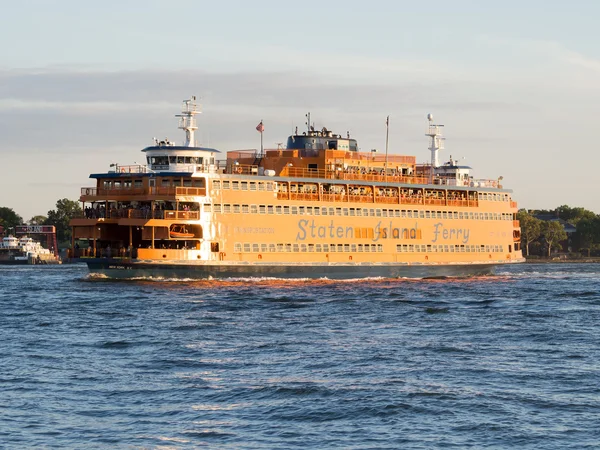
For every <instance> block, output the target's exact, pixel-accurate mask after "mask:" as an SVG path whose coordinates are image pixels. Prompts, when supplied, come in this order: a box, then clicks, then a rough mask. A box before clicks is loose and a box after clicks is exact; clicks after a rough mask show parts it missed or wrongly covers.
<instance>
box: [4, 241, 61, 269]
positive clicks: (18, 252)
mask: <svg viewBox="0 0 600 450" xmlns="http://www.w3.org/2000/svg"><path fill="white" fill-rule="evenodd" d="M57 262H58V260H57V259H56V258H55V256H54V255H53V254H52V253H51V252H50V250H48V249H46V248H43V247H42V245H41V244H40V243H39V242H37V241H34V240H33V239H32V238H30V237H27V236H23V237H21V238H20V239H17V238H16V237H14V236H12V235H9V236H6V237H4V238H2V242H0V264H55V263H57Z"/></svg>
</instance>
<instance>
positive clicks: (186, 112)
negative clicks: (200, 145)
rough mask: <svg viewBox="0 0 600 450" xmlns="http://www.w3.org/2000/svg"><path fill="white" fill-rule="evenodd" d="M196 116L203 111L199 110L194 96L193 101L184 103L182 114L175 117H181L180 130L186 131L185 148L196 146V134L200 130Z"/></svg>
mask: <svg viewBox="0 0 600 450" xmlns="http://www.w3.org/2000/svg"><path fill="white" fill-rule="evenodd" d="M196 114H201V111H198V110H197V105H196V96H195V95H192V98H191V99H189V100H184V101H183V107H182V110H181V114H176V115H175V117H179V127H178V128H179V129H180V130H184V131H185V144H184V146H185V147H195V146H196V142H195V140H194V132H195V131H196V130H197V129H198V127H197V126H196V119H195V118H194V116H195V115H196Z"/></svg>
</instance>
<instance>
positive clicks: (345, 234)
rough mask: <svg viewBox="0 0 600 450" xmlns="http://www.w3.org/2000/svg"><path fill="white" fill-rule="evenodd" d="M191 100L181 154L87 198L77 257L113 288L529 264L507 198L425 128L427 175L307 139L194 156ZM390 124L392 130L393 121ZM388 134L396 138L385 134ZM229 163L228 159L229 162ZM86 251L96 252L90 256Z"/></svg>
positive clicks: (328, 135)
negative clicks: (153, 280) (158, 281)
mask: <svg viewBox="0 0 600 450" xmlns="http://www.w3.org/2000/svg"><path fill="white" fill-rule="evenodd" d="M199 113H200V111H199V110H198V107H197V104H196V99H195V97H192V98H191V99H189V100H185V101H184V102H183V108H182V112H181V114H178V115H177V116H176V117H178V118H179V126H178V128H179V129H181V130H183V131H184V132H185V135H186V139H185V143H184V144H183V145H175V144H174V143H173V142H171V141H169V140H168V139H164V140H157V139H154V144H153V145H151V146H149V147H146V148H144V149H143V150H142V152H143V153H144V154H145V158H146V164H143V165H119V164H111V168H110V169H109V170H108V171H104V172H99V173H93V174H91V175H90V178H91V179H93V180H95V183H94V185H92V186H89V187H83V188H81V196H80V201H81V203H82V207H83V211H84V212H85V215H84V217H81V218H75V219H72V220H71V226H72V230H73V233H72V235H73V242H72V244H73V245H72V248H76V243H77V244H79V243H82V242H83V245H82V248H81V249H77V250H76V251H75V254H74V255H73V256H75V257H79V258H82V260H85V261H86V262H87V265H88V267H89V270H90V272H92V273H98V274H104V275H106V276H109V277H116V278H132V277H167V278H172V277H175V278H211V277H212V278H223V277H277V278H279V277H281V278H330V279H343V278H346V279H347V278H350V279H351V278H362V277H394V278H395V277H409V278H413V277H414V278H423V277H446V276H474V275H485V274H491V273H493V270H494V267H496V266H499V265H503V264H514V263H520V262H523V261H524V258H523V256H522V253H521V242H520V239H521V236H520V235H521V233H520V228H519V222H518V221H517V220H516V213H517V203H516V202H515V201H514V200H513V197H512V191H511V190H509V189H506V188H504V187H503V186H502V185H501V181H502V177H499V178H497V179H491V180H490V179H476V178H474V177H473V176H472V175H471V168H470V167H468V166H465V165H460V164H459V163H458V162H457V161H456V160H454V159H452V158H451V157H450V158H449V160H448V161H447V162H445V163H443V164H440V163H439V161H438V157H439V151H440V150H442V149H443V148H444V137H443V136H442V128H443V125H437V124H434V122H433V117H432V116H431V115H428V126H427V131H426V133H425V135H426V136H427V137H428V140H429V150H430V152H431V162H430V163H426V164H417V161H416V157H415V156H405V155H395V154H389V155H388V149H387V139H386V152H385V155H383V154H381V153H377V152H373V151H372V152H361V151H360V149H359V146H358V143H357V141H356V139H354V138H351V137H350V134H349V133H347V134H346V135H345V136H342V135H340V134H336V133H334V132H332V131H330V130H328V129H326V128H322V129H320V130H316V129H315V128H314V126H311V122H310V115H307V117H308V122H307V129H306V131H303V132H298V129H297V128H296V132H295V133H294V134H293V135H292V136H290V137H289V138H288V140H287V145H286V146H285V148H284V147H282V146H281V147H280V148H278V149H273V150H263V148H262V132H263V130H264V127H263V124H262V121H261V123H260V124H259V125H258V126H257V130H258V131H259V132H260V133H261V149H260V150H237V151H229V152H227V153H226V155H223V154H222V153H221V152H219V151H218V150H216V149H213V148H208V147H202V146H197V145H196V143H195V139H194V132H195V131H196V130H197V129H198V128H197V125H196V120H195V116H196V115H197V114H199ZM388 125H389V119H388ZM388 128H389V127H388ZM223 156H225V157H223ZM85 241H87V242H88V244H89V245H88V246H87V248H84V247H86V246H85V245H84V244H85Z"/></svg>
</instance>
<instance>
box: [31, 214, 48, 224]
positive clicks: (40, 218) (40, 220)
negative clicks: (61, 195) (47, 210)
mask: <svg viewBox="0 0 600 450" xmlns="http://www.w3.org/2000/svg"><path fill="white" fill-rule="evenodd" d="M46 220H48V218H47V217H46V216H33V217H32V218H31V219H29V222H27V223H28V224H29V225H44V223H46Z"/></svg>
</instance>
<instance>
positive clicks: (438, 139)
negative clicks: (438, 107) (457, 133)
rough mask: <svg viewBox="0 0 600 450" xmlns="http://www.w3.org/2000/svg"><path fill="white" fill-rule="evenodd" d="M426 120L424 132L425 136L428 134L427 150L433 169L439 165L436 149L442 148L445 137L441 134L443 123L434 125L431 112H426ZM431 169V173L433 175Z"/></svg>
mask: <svg viewBox="0 0 600 450" xmlns="http://www.w3.org/2000/svg"><path fill="white" fill-rule="evenodd" d="M427 120H428V121H429V130H428V132H427V133H425V136H429V137H430V138H431V140H430V141H429V150H430V151H431V167H432V168H433V169H435V168H436V167H438V166H439V165H440V163H439V161H438V151H439V150H444V140H445V139H446V138H445V137H443V136H442V130H441V128H442V127H443V126H444V125H435V124H434V123H433V114H427ZM433 169H432V175H433Z"/></svg>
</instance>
